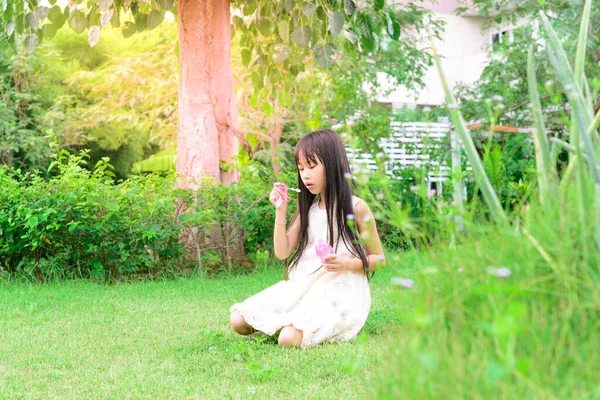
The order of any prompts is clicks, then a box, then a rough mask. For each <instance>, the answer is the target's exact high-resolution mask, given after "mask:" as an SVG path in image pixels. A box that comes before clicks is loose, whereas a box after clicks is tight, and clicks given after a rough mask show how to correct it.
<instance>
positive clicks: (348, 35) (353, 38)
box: [344, 31, 358, 44]
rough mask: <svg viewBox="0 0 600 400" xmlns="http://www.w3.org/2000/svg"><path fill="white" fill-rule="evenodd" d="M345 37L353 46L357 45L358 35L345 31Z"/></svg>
mask: <svg viewBox="0 0 600 400" xmlns="http://www.w3.org/2000/svg"><path fill="white" fill-rule="evenodd" d="M344 36H345V37H346V39H348V41H349V42H350V43H352V44H356V42H358V36H357V35H356V33H354V32H351V31H344Z"/></svg>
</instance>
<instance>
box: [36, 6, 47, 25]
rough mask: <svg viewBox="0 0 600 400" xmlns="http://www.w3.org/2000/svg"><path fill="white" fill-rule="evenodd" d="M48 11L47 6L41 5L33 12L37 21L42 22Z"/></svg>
mask: <svg viewBox="0 0 600 400" xmlns="http://www.w3.org/2000/svg"><path fill="white" fill-rule="evenodd" d="M49 12H50V9H49V8H48V7H44V6H41V7H40V8H38V9H37V11H36V12H35V14H36V15H37V18H38V22H42V21H43V20H45V19H46V18H47V17H48V13H49Z"/></svg>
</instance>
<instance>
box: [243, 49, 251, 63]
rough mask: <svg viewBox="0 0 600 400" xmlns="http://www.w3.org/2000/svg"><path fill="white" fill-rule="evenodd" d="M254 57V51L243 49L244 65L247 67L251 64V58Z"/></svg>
mask: <svg viewBox="0 0 600 400" xmlns="http://www.w3.org/2000/svg"><path fill="white" fill-rule="evenodd" d="M251 57H252V50H250V49H242V65H243V66H244V67H247V66H248V65H249V64H250V58H251Z"/></svg>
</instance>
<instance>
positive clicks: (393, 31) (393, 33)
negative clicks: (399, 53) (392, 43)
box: [386, 12, 401, 40]
mask: <svg viewBox="0 0 600 400" xmlns="http://www.w3.org/2000/svg"><path fill="white" fill-rule="evenodd" d="M386 22H387V24H386V29H387V33H388V35H390V37H391V38H392V39H394V40H398V39H400V33H401V32H400V24H399V23H398V22H397V21H396V16H395V15H394V14H393V13H392V12H388V13H387V15H386Z"/></svg>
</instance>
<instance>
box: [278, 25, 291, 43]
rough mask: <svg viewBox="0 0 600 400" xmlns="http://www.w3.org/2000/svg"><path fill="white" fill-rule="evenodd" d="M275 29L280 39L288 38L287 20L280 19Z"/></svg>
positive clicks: (288, 27) (288, 26)
mask: <svg viewBox="0 0 600 400" xmlns="http://www.w3.org/2000/svg"><path fill="white" fill-rule="evenodd" d="M277 30H278V31H279V37H280V38H281V39H283V40H288V38H289V37H290V23H289V22H288V21H280V22H279V25H278V26H277Z"/></svg>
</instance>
